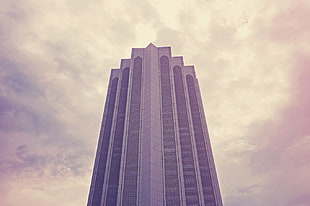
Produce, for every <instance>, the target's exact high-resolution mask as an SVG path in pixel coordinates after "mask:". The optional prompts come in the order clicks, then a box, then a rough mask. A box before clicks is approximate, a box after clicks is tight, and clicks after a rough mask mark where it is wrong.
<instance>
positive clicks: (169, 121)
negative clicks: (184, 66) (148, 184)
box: [160, 56, 180, 206]
mask: <svg viewBox="0 0 310 206" xmlns="http://www.w3.org/2000/svg"><path fill="white" fill-rule="evenodd" d="M160 69H161V97H162V99H161V101H162V103H161V112H162V113H161V119H162V120H161V121H162V132H163V146H164V174H165V199H166V205H167V206H172V205H173V206H178V205H180V190H179V175H178V164H177V155H176V141H175V128H174V121H173V109H172V94H171V82H170V68H169V59H168V57H167V56H162V57H161V58H160Z"/></svg>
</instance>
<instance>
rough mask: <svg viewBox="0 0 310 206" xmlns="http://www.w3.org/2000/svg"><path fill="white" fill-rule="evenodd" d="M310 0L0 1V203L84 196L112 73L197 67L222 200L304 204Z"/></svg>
mask: <svg viewBox="0 0 310 206" xmlns="http://www.w3.org/2000/svg"><path fill="white" fill-rule="evenodd" d="M309 28H310V2H309V1H308V0H300V1H298V0H281V1H280V0H275V1H268V0H260V1H247V0H234V1H232V0H218V1H215V0H209V1H208V0H191V1H186V0H171V1H164V0H154V1H150V0H114V1H107V0H92V1H85V0H0V201H1V202H0V205H1V206H2V205H3V206H19V205H32V206H41V205H48V206H53V205H62V206H82V205H86V202H87V195H88V190H89V185H90V178H91V172H92V167H93V162H94V158H95V150H96V144H97V140H98V134H99V129H100V123H101V118H102V111H103V106H104V101H105V95H106V88H107V84H108V77H109V72H110V69H111V68H117V67H118V66H119V63H120V59H121V58H128V57H130V53H131V48H132V47H141V48H142V47H146V46H147V45H148V44H149V43H150V42H153V43H154V44H155V45H156V46H171V47H172V52H173V55H174V56H177V55H182V56H184V60H185V64H187V65H192V64H193V65H195V68H196V73H197V76H198V79H199V82H200V87H201V91H202V97H203V100H204V107H205V112H206V116H207V121H208V126H209V131H210V136H211V142H212V146H213V152H214V157H215V162H216V166H217V171H218V176H219V182H220V187H221V192H222V196H223V200H224V205H225V206H309V205H310V160H309V158H310V92H309V91H310V29H309Z"/></svg>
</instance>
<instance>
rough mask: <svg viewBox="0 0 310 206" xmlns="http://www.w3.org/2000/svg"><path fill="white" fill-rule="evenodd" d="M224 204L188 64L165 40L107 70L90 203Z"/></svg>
mask: <svg viewBox="0 0 310 206" xmlns="http://www.w3.org/2000/svg"><path fill="white" fill-rule="evenodd" d="M102 205H107V206H112V205H124V206H131V205H132V206H135V205H141V206H160V205H167V206H172V205H173V206H178V205H205V206H222V199H221V195H220V190H219V184H218V180H217V175H216V170H215V165H214V160H213V156H212V150H211V145H210V140H209V134H208V129H207V125H206V120H205V116H204V111H203V106H202V100H201V96H200V91H199V86H198V81H197V79H196V74H195V70H194V67H193V66H184V64H183V58H182V57H172V56H171V48H170V47H156V46H154V45H153V44H150V45H148V46H147V47H146V48H134V49H132V54H131V59H122V60H121V65H120V69H112V71H111V75H110V81H109V87H108V92H107V97H106V104H105V107H104V114H103V119H102V126H101V130H100V136H99V142H98V147H97V153H96V159H95V166H94V170H93V176H92V182H91V187H90V192H89V197H88V206H102Z"/></svg>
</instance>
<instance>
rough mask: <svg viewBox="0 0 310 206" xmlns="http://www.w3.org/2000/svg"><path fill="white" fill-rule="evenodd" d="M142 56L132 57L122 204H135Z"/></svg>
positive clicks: (133, 205) (130, 205)
mask: <svg viewBox="0 0 310 206" xmlns="http://www.w3.org/2000/svg"><path fill="white" fill-rule="evenodd" d="M141 79H142V58H141V57H136V58H135V59H134V66H133V75H132V86H131V98H130V112H129V123H128V139H127V150H126V163H125V176H124V191H123V205H128V206H136V205H137V190H138V172H139V136H140V135H139V133H140V124H141V123H140V109H141Z"/></svg>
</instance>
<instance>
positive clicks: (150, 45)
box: [146, 42, 156, 48]
mask: <svg viewBox="0 0 310 206" xmlns="http://www.w3.org/2000/svg"><path fill="white" fill-rule="evenodd" d="M148 47H156V46H155V45H154V44H153V43H152V42H151V43H150V44H149V45H148V46H147V47H146V48H148Z"/></svg>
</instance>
